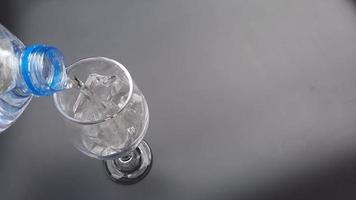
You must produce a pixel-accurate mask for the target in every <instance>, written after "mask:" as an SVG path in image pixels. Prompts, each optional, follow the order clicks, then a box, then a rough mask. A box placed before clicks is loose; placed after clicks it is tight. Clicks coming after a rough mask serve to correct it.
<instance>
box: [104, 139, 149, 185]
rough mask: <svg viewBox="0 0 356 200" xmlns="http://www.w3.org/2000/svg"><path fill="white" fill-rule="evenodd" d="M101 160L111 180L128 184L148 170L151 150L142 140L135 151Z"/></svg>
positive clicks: (143, 176)
mask: <svg viewBox="0 0 356 200" xmlns="http://www.w3.org/2000/svg"><path fill="white" fill-rule="evenodd" d="M103 162H104V167H105V171H106V174H107V175H108V176H109V177H110V179H111V180H112V181H114V182H116V183H119V184H122V185H130V184H134V183H137V182H139V181H140V180H142V179H143V178H145V176H146V175H147V174H148V172H150V170H151V167H152V151H151V148H150V146H149V145H148V144H147V143H146V142H145V141H143V140H142V142H141V143H140V144H139V145H138V147H137V148H136V149H135V151H133V152H131V153H130V154H129V155H127V156H124V157H121V158H118V159H114V160H104V161H103Z"/></svg>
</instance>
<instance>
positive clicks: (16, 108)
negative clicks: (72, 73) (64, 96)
mask: <svg viewBox="0 0 356 200" xmlns="http://www.w3.org/2000/svg"><path fill="white" fill-rule="evenodd" d="M69 84H70V81H68V79H67V75H66V72H65V65H64V61H63V56H62V54H61V52H60V51H59V50H58V49H56V48H54V47H50V46H46V45H31V46H27V47H26V46H25V45H24V44H23V43H22V42H21V41H20V40H19V39H17V38H16V37H15V36H14V35H13V34H11V33H10V31H8V30H7V29H6V28H5V27H4V26H2V25H1V24H0V133H1V132H3V131H4V130H5V129H7V128H8V127H9V126H11V124H13V123H14V122H15V121H16V119H17V118H18V117H19V116H20V115H21V114H22V112H23V111H24V110H25V108H26V107H27V105H28V104H29V102H30V101H31V98H32V96H48V95H51V94H53V93H54V92H57V91H60V90H63V89H64V88H66V87H69V86H68V85H69Z"/></svg>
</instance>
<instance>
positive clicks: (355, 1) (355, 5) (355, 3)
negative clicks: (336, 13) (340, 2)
mask: <svg viewBox="0 0 356 200" xmlns="http://www.w3.org/2000/svg"><path fill="white" fill-rule="evenodd" d="M349 2H350V3H351V4H352V5H353V6H354V8H355V9H356V0H349Z"/></svg>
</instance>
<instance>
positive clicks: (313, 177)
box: [219, 156, 356, 200]
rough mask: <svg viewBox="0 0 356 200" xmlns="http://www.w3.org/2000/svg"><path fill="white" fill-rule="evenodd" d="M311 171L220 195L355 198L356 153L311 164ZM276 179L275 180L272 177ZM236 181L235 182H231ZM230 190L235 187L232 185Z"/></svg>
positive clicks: (251, 199) (275, 199) (267, 199)
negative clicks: (348, 156) (344, 157)
mask: <svg viewBox="0 0 356 200" xmlns="http://www.w3.org/2000/svg"><path fill="white" fill-rule="evenodd" d="M307 171H308V172H303V173H299V174H291V175H288V176H285V177H282V178H278V177H277V178H276V179H277V180H273V183H271V184H268V182H264V183H263V184H256V185H254V186H251V187H250V188H249V189H248V191H245V192H244V193H243V194H237V193H234V192H230V193H226V194H223V195H220V197H219V199H226V200H230V199H231V200H232V199H241V200H282V199H283V200H286V199H288V200H349V199H350V200H351V199H352V200H354V199H356V193H355V191H356V156H354V157H353V158H352V159H345V160H339V159H337V158H335V160H334V161H332V163H329V164H328V165H320V166H311V169H310V170H307ZM269 182H272V181H269ZM231 185H233V184H231ZM229 191H234V188H231V189H230V190H229Z"/></svg>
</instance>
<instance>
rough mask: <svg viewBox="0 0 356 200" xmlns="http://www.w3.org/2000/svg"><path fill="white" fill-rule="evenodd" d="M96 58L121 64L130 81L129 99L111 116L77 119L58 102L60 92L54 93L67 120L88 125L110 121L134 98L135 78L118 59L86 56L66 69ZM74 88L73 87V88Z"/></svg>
mask: <svg viewBox="0 0 356 200" xmlns="http://www.w3.org/2000/svg"><path fill="white" fill-rule="evenodd" d="M96 59H103V60H105V61H109V62H113V63H115V64H116V65H117V66H119V68H120V69H121V70H122V71H123V72H124V74H125V76H126V78H127V79H128V82H129V87H130V88H129V92H128V96H127V99H126V100H125V102H124V104H123V106H122V107H121V108H120V109H119V110H118V111H117V112H116V113H114V114H112V115H109V116H106V117H105V118H103V119H99V120H93V121H84V120H78V119H75V118H74V117H71V116H69V115H68V114H67V113H66V112H64V111H63V110H62V109H61V107H60V106H59V103H58V99H57V95H58V92H56V93H54V95H53V100H54V104H55V107H56V108H57V110H58V111H59V112H60V113H61V114H62V116H63V117H65V118H66V119H67V120H69V121H72V122H75V123H79V124H86V125H90V124H99V123H102V122H105V121H108V120H111V119H114V118H115V117H117V116H118V115H119V114H120V112H121V111H122V110H123V109H124V108H125V107H126V106H127V104H128V103H129V101H130V100H131V98H132V95H133V87H134V86H133V80H132V77H131V74H130V73H129V71H128V70H127V69H126V67H125V66H124V65H122V64H121V63H119V62H118V61H116V60H114V59H111V58H107V57H90V58H84V59H81V60H79V61H77V62H75V63H73V64H71V65H70V66H69V67H67V68H66V70H70V69H71V68H73V67H74V66H75V65H77V64H78V63H81V62H86V61H91V60H96ZM71 89H72V88H71Z"/></svg>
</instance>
